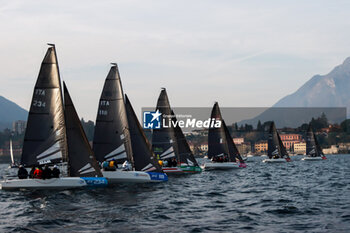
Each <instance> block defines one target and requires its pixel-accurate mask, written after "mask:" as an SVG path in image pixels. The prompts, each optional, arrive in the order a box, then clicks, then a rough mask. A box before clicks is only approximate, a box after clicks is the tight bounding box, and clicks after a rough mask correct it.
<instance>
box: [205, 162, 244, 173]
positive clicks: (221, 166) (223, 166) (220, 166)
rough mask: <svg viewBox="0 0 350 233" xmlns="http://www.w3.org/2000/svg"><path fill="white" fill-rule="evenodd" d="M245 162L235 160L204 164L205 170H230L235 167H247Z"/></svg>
mask: <svg viewBox="0 0 350 233" xmlns="http://www.w3.org/2000/svg"><path fill="white" fill-rule="evenodd" d="M245 167H246V164H245V163H235V162H224V163H210V162H209V163H205V164H204V165H203V167H202V168H203V170H205V171H208V170H228V169H235V168H245Z"/></svg>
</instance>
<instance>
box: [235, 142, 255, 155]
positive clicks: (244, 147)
mask: <svg viewBox="0 0 350 233" xmlns="http://www.w3.org/2000/svg"><path fill="white" fill-rule="evenodd" d="M236 147H237V150H238V151H239V153H240V154H241V155H244V154H248V153H251V152H252V145H251V144H250V142H243V143H241V144H236Z"/></svg>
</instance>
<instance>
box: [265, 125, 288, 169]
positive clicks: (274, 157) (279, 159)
mask: <svg viewBox="0 0 350 233" xmlns="http://www.w3.org/2000/svg"><path fill="white" fill-rule="evenodd" d="M267 156H268V157H269V158H268V159H264V160H263V162H264V163H284V162H290V161H291V160H290V158H289V155H288V153H287V150H286V148H285V147H284V145H283V143H282V140H281V138H280V136H279V134H278V132H277V130H276V127H275V123H274V122H272V123H271V125H270V131H269V138H268V150H267Z"/></svg>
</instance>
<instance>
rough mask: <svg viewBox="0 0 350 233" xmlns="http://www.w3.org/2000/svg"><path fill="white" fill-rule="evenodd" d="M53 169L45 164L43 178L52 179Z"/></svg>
mask: <svg viewBox="0 0 350 233" xmlns="http://www.w3.org/2000/svg"><path fill="white" fill-rule="evenodd" d="M51 173H52V171H51V169H50V168H49V166H48V165H45V167H44V170H43V175H42V178H43V179H44V180H45V179H50V178H51Z"/></svg>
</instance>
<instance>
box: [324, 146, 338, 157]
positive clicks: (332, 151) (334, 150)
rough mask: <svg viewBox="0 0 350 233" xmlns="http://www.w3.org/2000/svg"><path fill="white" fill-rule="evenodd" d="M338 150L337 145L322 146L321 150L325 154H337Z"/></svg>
mask: <svg viewBox="0 0 350 233" xmlns="http://www.w3.org/2000/svg"><path fill="white" fill-rule="evenodd" d="M338 151H339V149H338V147H337V145H331V147H330V148H324V149H323V150H322V152H323V153H324V154H326V155H327V154H338Z"/></svg>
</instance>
